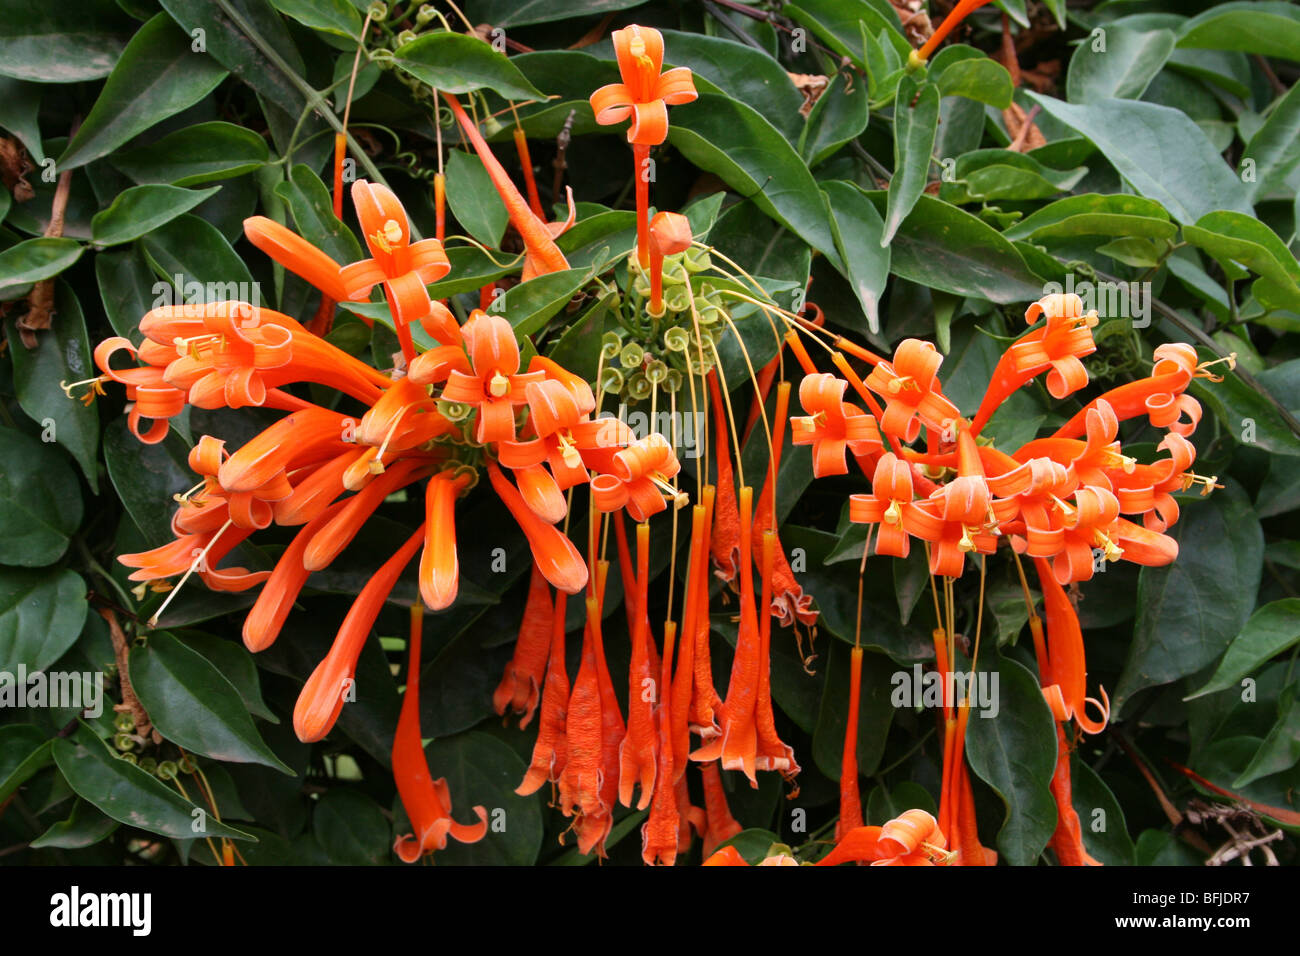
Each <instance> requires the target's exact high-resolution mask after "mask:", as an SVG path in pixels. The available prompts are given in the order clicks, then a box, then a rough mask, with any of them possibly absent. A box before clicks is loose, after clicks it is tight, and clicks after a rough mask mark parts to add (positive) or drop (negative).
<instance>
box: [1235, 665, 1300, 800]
mask: <svg viewBox="0 0 1300 956" xmlns="http://www.w3.org/2000/svg"><path fill="white" fill-rule="evenodd" d="M1296 687H1297V685H1295V684H1292V685H1291V686H1289V687H1288V688H1287V689H1286V690H1285V691H1283V693H1282V698H1281V700H1280V701H1279V704H1278V711H1279V713H1278V718H1277V722H1276V723H1275V724H1274V725H1273V727H1272V728H1271V729H1270V730H1269V732H1268V736H1267V737H1265V738H1264V742H1263V743H1262V744H1260V745H1259V750H1257V751H1255V756H1253V757H1252V758H1251V759H1250V763H1249V764H1247V766H1246V769H1245V770H1243V771H1242V772H1241V774H1240V775H1239V776H1238V777H1237V779H1236V780H1234V781H1232V786H1233V788H1234V789H1237V788H1240V787H1245V786H1247V785H1249V784H1251V783H1254V782H1255V781H1256V780H1260V779H1262V778H1264V777H1269V776H1272V775H1273V774H1275V773H1285V772H1286V771H1287V770H1290V769H1291V768H1292V767H1294V766H1295V765H1296V763H1298V762H1300V707H1297V706H1296V701H1295V698H1296Z"/></svg>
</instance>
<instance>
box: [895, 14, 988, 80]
mask: <svg viewBox="0 0 1300 956" xmlns="http://www.w3.org/2000/svg"><path fill="white" fill-rule="evenodd" d="M991 2H992V0H960V2H959V3H958V4H957V5H956V6H955V7H953V8H952V10H951V11H950V12H949V13H948V15H947V16H946V17H944V18H943V22H942V23H940V24H939V29H937V30H935V31H934V33H932V34H931V35H930V39H928V40H926V41H925V44H924V45H923V46H922V47H921V48H920V49H919V50H917V51H916V52H915V53H913V54H912V58H914V59H912V58H909V60H908V63H909V66H910V65H911V63H913V62H916V63H924V62H925V61H926V60H928V59H929V58H930V54H931V53H933V52H934V51H935V50H936V49H938V47H939V44H940V43H942V42H943V39H944V37H946V36H947V35H948V34H949V33H951V32H952V31H953V30H954V29H955V28H956V27H957V25H958V24H959V23H961V22H962V21H963V20H965V19H966V18H967V17H968V16H970V15H971V14H972V13H974V12H975V11H976V10H978V9H979V8H980V7H982V6H984V5H985V4H987V3H991Z"/></svg>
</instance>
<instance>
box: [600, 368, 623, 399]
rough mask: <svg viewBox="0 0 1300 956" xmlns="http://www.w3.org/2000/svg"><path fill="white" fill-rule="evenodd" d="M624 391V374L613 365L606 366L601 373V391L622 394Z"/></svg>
mask: <svg viewBox="0 0 1300 956" xmlns="http://www.w3.org/2000/svg"><path fill="white" fill-rule="evenodd" d="M622 390H623V373H622V372H620V371H619V370H618V369H616V368H614V367H613V366H611V365H607V366H605V367H604V368H603V369H601V372H600V391H601V392H602V393H604V392H621V391H622Z"/></svg>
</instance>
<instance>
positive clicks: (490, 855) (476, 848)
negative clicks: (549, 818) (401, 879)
mask: <svg viewBox="0 0 1300 956" xmlns="http://www.w3.org/2000/svg"><path fill="white" fill-rule="evenodd" d="M424 752H425V756H426V757H427V758H428V761H429V770H430V772H431V773H432V775H433V777H434V779H435V780H436V779H437V778H439V777H445V778H446V780H447V785H448V787H449V788H450V790H451V797H452V806H451V815H452V817H453V819H456V820H459V821H461V822H462V823H473V822H475V821H476V820H477V817H476V816H475V814H474V811H473V809H472V808H473V807H475V806H481V807H483V808H485V809H486V810H487V812H488V832H487V835H486V836H485V837H483V839H482V840H480V841H479V842H478V843H469V844H466V843H457V842H456V841H455V840H448V841H447V848H446V849H445V850H441V851H439V852H438V854H437V856H436V857H435V859H436V860H437V861H438V862H439V863H446V864H450V865H452V866H531V865H532V864H533V863H535V862H536V860H537V854H538V853H539V852H540V851H541V848H542V811H541V802H540V801H539V800H537V798H536V797H521V796H518V795H517V794H516V793H515V787H517V786H519V781H520V780H522V779H523V778H524V771H525V770H527V767H526V766H525V765H524V761H523V760H522V759H521V758H520V757H519V755H518V754H516V753H515V752H514V751H513V750H512V749H511V748H510V747H508V746H507V745H506V744H504V743H502V742H501V741H499V740H497V739H496V738H495V737H489V736H488V735H487V734H482V733H477V732H473V733H467V734H456V735H455V736H452V737H444V738H442V739H440V740H435V741H434V742H433V743H431V744H429V746H427V747H425V748H424Z"/></svg>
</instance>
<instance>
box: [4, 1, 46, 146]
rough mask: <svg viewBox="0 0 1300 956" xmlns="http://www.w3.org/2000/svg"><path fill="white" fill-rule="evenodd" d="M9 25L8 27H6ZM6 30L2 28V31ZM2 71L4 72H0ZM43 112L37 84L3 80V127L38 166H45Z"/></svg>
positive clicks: (9, 78)
mask: <svg viewBox="0 0 1300 956" xmlns="http://www.w3.org/2000/svg"><path fill="white" fill-rule="evenodd" d="M6 25H7V24H6ZM0 29H3V27H0ZM0 69H2V68H0ZM40 111H41V88H40V86H39V85H37V84H36V83H24V82H23V81H22V80H15V79H13V78H12V77H8V76H0V127H3V128H4V129H6V130H8V131H9V133H10V134H11V135H13V136H16V137H18V139H19V141H20V142H21V143H22V144H23V146H25V147H26V148H27V152H28V153H29V154H30V155H31V157H32V161H33V162H35V163H36V165H38V166H39V165H41V164H42V163H44V162H45V151H44V150H43V149H42V143H41V127H40V123H39V122H38V120H37V115H38V114H39V113H40Z"/></svg>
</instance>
